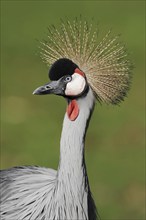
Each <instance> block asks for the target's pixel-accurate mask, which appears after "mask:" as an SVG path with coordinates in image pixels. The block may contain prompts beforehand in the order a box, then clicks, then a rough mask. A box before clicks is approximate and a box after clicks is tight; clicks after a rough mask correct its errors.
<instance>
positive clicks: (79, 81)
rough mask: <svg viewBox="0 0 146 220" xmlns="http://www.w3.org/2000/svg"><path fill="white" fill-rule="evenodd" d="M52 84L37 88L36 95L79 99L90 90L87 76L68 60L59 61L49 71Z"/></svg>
mask: <svg viewBox="0 0 146 220" xmlns="http://www.w3.org/2000/svg"><path fill="white" fill-rule="evenodd" d="M49 78H50V80H51V82H49V83H47V84H45V85H43V86H40V87H39V88H37V89H36V90H35V91H34V92H33V94H34V95H46V94H56V95H61V96H64V97H68V98H71V99H73V98H77V97H80V96H81V95H83V94H84V93H85V92H86V91H87V90H88V83H87V79H86V76H85V74H84V72H83V71H81V70H80V69H79V67H78V66H77V65H76V64H75V63H74V62H72V61H71V60H69V59H67V58H61V59H58V60H57V61H55V62H54V63H53V65H52V66H51V68H50V70H49Z"/></svg>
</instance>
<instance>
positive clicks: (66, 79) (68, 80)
mask: <svg viewBox="0 0 146 220" xmlns="http://www.w3.org/2000/svg"><path fill="white" fill-rule="evenodd" d="M71 80H72V77H71V76H67V77H66V78H65V79H64V82H70V81H71Z"/></svg>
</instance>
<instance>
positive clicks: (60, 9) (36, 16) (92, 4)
mask: <svg viewBox="0 0 146 220" xmlns="http://www.w3.org/2000/svg"><path fill="white" fill-rule="evenodd" d="M80 14H82V15H83V17H85V18H87V20H88V19H90V18H92V17H93V18H94V21H95V23H99V29H100V32H105V33H106V32H107V31H108V30H109V29H110V28H112V29H113V33H115V34H117V33H121V34H122V36H121V40H122V41H124V42H125V43H126V47H127V48H128V51H129V52H130V57H131V60H132V62H133V63H134V65H135V68H134V71H133V72H134V74H133V82H132V86H131V90H130V92H129V95H128V98H126V99H125V102H123V103H122V104H121V105H120V107H112V106H106V105H102V106H100V105H99V104H97V105H96V109H95V112H94V115H93V118H92V120H91V123H90V127H89V130H88V134H87V139H86V163H87V168H88V174H89V179H90V185H91V189H92V192H93V195H94V198H95V201H96V204H97V207H98V210H99V213H100V215H101V218H102V219H103V220H144V219H145V214H144V213H145V209H144V179H145V178H144V177H145V169H144V161H145V154H144V153H145V152H144V100H145V98H144V96H145V93H144V84H145V78H144V73H145V72H144V71H145V65H144V63H145V50H144V48H145V44H144V39H145V2H144V1H132V0H131V1H36V0H34V1H32V0H31V1H27V0H25V1H13V0H1V168H8V167H12V166H17V165H40V166H47V167H52V168H55V169H57V165H58V160H59V139H60V132H61V127H62V120H63V116H64V111H65V109H66V103H65V100H64V99H63V98H60V97H57V96H43V97H42V96H41V97H38V96H33V95H32V91H33V90H34V89H35V88H36V87H38V86H40V85H42V84H44V83H46V82H47V81H48V78H47V73H48V68H47V67H46V65H45V64H44V63H43V62H42V61H41V59H40V57H39V55H38V52H39V49H38V45H39V43H38V40H39V41H40V40H42V39H46V35H47V27H48V26H49V25H50V24H55V25H59V22H60V18H65V17H66V16H67V17H68V18H69V19H73V18H74V17H75V16H79V15H80Z"/></svg>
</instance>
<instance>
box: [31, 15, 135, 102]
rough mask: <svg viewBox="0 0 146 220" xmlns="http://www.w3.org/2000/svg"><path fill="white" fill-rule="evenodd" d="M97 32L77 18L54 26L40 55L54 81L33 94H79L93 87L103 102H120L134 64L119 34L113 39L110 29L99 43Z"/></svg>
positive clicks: (127, 87)
mask: <svg viewBox="0 0 146 220" xmlns="http://www.w3.org/2000/svg"><path fill="white" fill-rule="evenodd" d="M97 33H98V32H97V30H95V29H94V27H93V25H92V24H90V25H88V23H87V22H86V21H83V20H78V19H76V20H74V21H73V22H72V23H71V22H69V21H67V22H65V23H64V22H62V23H61V28H60V29H57V28H55V27H54V26H51V27H50V28H49V34H48V41H47V42H44V43H42V44H43V48H42V51H41V54H42V58H43V60H44V61H45V62H46V63H47V64H48V65H49V67H50V70H49V77H50V79H51V80H52V82H51V84H50V83H49V84H46V85H45V86H44V87H40V88H39V90H35V92H34V93H35V94H48V93H55V94H58V95H63V96H80V95H81V94H83V93H84V92H85V91H86V88H87V87H88V86H90V87H91V88H92V90H93V92H94V94H95V96H96V98H97V100H99V101H100V102H105V103H107V104H109V103H111V104H118V103H119V102H121V101H122V100H123V99H124V97H125V96H126V94H127V91H128V90H129V85H130V81H131V74H130V71H131V64H130V62H129V60H127V59H126V56H127V54H126V53H125V49H124V47H123V46H121V45H120V43H118V42H117V39H118V36H116V37H114V38H111V37H110V34H111V33H110V31H109V32H108V33H107V34H106V36H105V37H104V38H103V40H102V41H100V42H98V38H97Z"/></svg>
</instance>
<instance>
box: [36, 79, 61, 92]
mask: <svg viewBox="0 0 146 220" xmlns="http://www.w3.org/2000/svg"><path fill="white" fill-rule="evenodd" d="M63 91H64V89H63V85H62V84H61V83H60V81H59V80H58V81H51V82H49V83H47V84H45V85H44V86H40V87H38V88H37V89H35V90H34V92H33V93H32V94H33V95H47V94H56V95H63Z"/></svg>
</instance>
